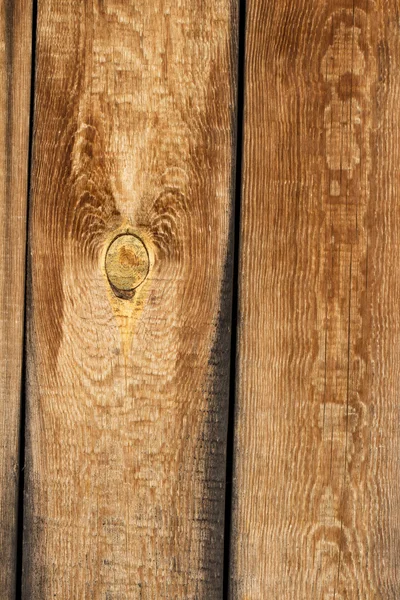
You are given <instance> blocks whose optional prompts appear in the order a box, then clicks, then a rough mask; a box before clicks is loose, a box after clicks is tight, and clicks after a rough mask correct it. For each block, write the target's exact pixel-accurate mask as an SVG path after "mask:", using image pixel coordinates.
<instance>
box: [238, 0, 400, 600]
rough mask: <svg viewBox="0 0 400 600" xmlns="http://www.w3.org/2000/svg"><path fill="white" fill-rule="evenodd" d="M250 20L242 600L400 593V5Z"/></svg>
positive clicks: (336, 3)
mask: <svg viewBox="0 0 400 600" xmlns="http://www.w3.org/2000/svg"><path fill="white" fill-rule="evenodd" d="M247 8H248V13H247V41H246V74H245V79H246V98H245V137H244V169H243V206H242V226H241V233H242V254H241V268H240V306H239V309H240V316H241V321H240V328H239V332H238V336H239V351H238V354H239V363H238V383H237V394H238V398H237V405H236V406H237V410H236V448H235V465H236V466H235V493H234V515H233V532H232V540H233V543H232V561H231V562H232V568H231V598H234V599H235V600H249V599H252V600H255V599H257V600H258V599H260V598H279V600H286V599H287V600H295V599H305V598H310V599H311V598H312V599H321V600H322V599H324V600H328V599H329V600H333V599H335V600H344V599H346V600H355V599H358V598H362V599H363V600H367V599H371V600H372V599H377V598H380V599H382V600H383V599H385V600H388V599H395V598H399V597H400V579H399V569H398V560H399V548H400V535H399V515H400V491H399V485H398V480H399V475H400V460H399V457H400V433H399V427H398V424H399V414H400V400H399V397H400V396H399V393H400V370H399V364H400V345H399V339H400V338H399V333H400V317H399V315H400V283H399V282H400V176H399V168H398V164H399V151H400V144H399V139H400V119H399V114H400V113H399V110H398V99H399V97H400V69H399V68H400V31H399V12H398V3H397V2H395V1H394V0H376V1H374V2H371V1H368V0H354V1H353V0H351V1H349V0H331V1H329V2H327V1H324V0H311V1H309V0H282V1H281V2H269V1H268V0H249V2H248V7H247Z"/></svg>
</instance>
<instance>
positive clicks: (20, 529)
mask: <svg viewBox="0 0 400 600" xmlns="http://www.w3.org/2000/svg"><path fill="white" fill-rule="evenodd" d="M37 2H38V0H32V52H31V85H30V107H29V150H28V165H27V173H28V181H27V194H28V199H27V210H26V235H25V245H26V246H25V295H24V298H25V302H24V319H23V323H24V332H23V336H24V337H23V347H22V369H21V405H20V434H19V460H18V469H19V471H18V505H17V544H16V567H15V577H16V583H15V597H16V600H20V599H21V598H22V570H23V560H22V559H23V557H22V554H23V544H24V539H23V537H24V488H25V443H26V440H25V431H26V377H27V373H26V371H27V369H26V365H27V314H28V303H29V297H28V296H29V273H30V264H29V262H30V261H29V221H30V203H31V179H32V149H33V135H34V109H35V74H36V34H37Z"/></svg>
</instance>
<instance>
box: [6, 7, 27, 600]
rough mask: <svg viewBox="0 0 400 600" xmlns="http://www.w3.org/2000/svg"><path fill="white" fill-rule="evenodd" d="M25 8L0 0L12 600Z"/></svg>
mask: <svg viewBox="0 0 400 600" xmlns="http://www.w3.org/2000/svg"><path fill="white" fill-rule="evenodd" d="M31 38H32V5H31V2H27V1H23V0H15V1H14V2H12V1H11V2H10V1H8V0H1V1H0V427H1V431H0V440H1V441H0V556H1V568H0V590H1V597H2V598H4V599H5V600H8V599H11V598H15V595H14V594H15V561H16V539H17V502H18V470H19V469H18V467H19V465H18V455H19V433H20V404H21V364H22V350H23V322H24V295H25V238H26V206H27V182H28V147H29V112H30V110H29V105H30V71H31Z"/></svg>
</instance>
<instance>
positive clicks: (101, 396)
mask: <svg viewBox="0 0 400 600" xmlns="http://www.w3.org/2000/svg"><path fill="white" fill-rule="evenodd" d="M236 21H237V16H236V3H235V2H233V1H232V2H231V1H230V0H205V1H204V2H198V1H197V0H183V1H181V2H175V1H172V0H154V1H152V2H148V1H147V0H138V1H136V0H135V1H133V0H125V1H122V0H101V1H100V0H95V1H93V2H89V1H85V2H82V1H80V0H71V1H68V2H62V1H60V0H41V1H40V2H39V4H38V28H37V65H36V69H37V71H36V88H35V128H34V155H33V172H32V206H31V219H30V229H29V230H30V234H29V253H30V270H29V272H30V290H29V291H30V300H29V314H28V317H29V318H28V347H27V352H28V386H27V403H28V404H27V466H26V474H25V478H26V496H25V510H24V515H25V532H24V553H23V556H24V569H23V570H24V576H23V578H24V590H23V597H24V598H25V599H26V600H28V599H29V600H47V599H48V600H50V599H53V598H60V599H61V598H62V599H67V598H68V599H73V598H76V599H78V598H79V599H95V600H100V599H102V600H106V599H107V600H117V599H118V600H123V599H124V600H125V599H126V600H128V599H129V600H131V599H141V598H142V599H148V600H150V599H154V600H156V599H157V600H159V599H162V598H165V599H167V598H168V599H172V598H174V599H178V598H181V599H185V600H190V599H192V600H194V599H200V598H210V599H211V598H220V597H221V587H222V561H223V528H224V486H225V452H226V428H227V408H228V406H227V405H228V381H227V375H228V369H229V345H230V332H229V325H230V282H231V276H230V270H231V264H230V263H231V236H230V231H231V220H232V219H231V213H232V211H231V197H232V190H231V188H232V171H233V159H232V157H233V156H234V142H235V139H234V138H235V98H236V89H235V79H236V68H237V67H236V65H237V59H236V46H237V39H236V36H237V32H236ZM123 234H133V235H135V236H138V237H139V238H140V240H141V241H142V242H143V243H144V245H145V247H146V251H147V252H148V256H149V263H150V270H149V273H148V275H147V277H146V278H145V280H144V282H142V283H141V284H140V285H139V286H138V287H137V288H135V290H134V293H133V295H132V294H131V296H130V297H120V296H118V294H115V293H114V291H113V289H112V288H111V286H110V284H109V279H108V277H107V274H106V272H105V257H106V252H107V249H108V247H109V245H110V243H111V242H112V241H113V239H114V238H115V237H116V236H118V235H123ZM121 252H122V254H120V255H118V257H117V261H120V265H119V266H121V265H122V266H121V268H122V269H124V268H129V261H131V262H132V264H134V263H135V260H137V257H135V256H134V251H133V254H132V253H131V254H130V250H129V248H122V250H121ZM118 277H119V275H118V276H117V279H118ZM132 279H135V277H133V276H132ZM138 279H140V277H139V278H138ZM110 280H112V278H111V279H110ZM135 280H136V279H135Z"/></svg>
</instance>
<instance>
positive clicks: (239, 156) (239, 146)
mask: <svg viewBox="0 0 400 600" xmlns="http://www.w3.org/2000/svg"><path fill="white" fill-rule="evenodd" d="M245 36H246V0H239V27H238V67H237V106H236V157H235V188H234V190H235V191H234V206H233V211H234V214H233V220H234V225H233V236H234V239H233V281H232V321H231V356H230V374H229V414H228V435H227V448H226V490H225V525H224V571H223V599H224V600H227V599H228V597H229V578H230V547H231V524H232V491H233V466H234V465H233V452H234V442H235V440H234V433H235V431H234V429H235V427H234V426H235V395H236V357H237V326H238V317H239V289H238V287H239V262H240V212H241V196H242V161H243V114H244V98H245V90H244V87H245V85H244V84H245Z"/></svg>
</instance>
